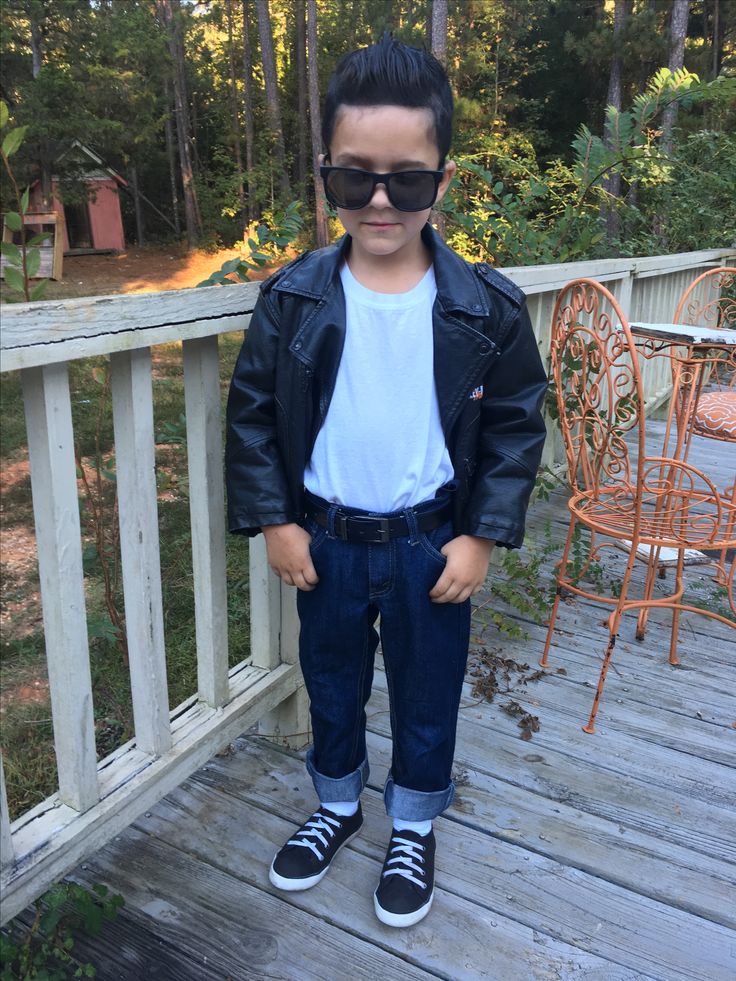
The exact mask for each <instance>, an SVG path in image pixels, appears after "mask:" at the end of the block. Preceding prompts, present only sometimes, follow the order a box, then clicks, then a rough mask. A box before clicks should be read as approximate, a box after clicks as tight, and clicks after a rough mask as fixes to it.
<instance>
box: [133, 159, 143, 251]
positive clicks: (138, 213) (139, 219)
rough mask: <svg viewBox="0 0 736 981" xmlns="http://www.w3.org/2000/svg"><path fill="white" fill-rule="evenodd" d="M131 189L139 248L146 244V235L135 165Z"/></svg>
mask: <svg viewBox="0 0 736 981" xmlns="http://www.w3.org/2000/svg"><path fill="white" fill-rule="evenodd" d="M130 189H131V191H132V192H133V205H134V207H135V237H136V241H137V243H138V246H139V247H140V246H143V245H145V244H146V233H145V230H144V225H143V209H142V207H141V196H140V193H139V191H138V171H137V170H136V166H135V164H132V165H131V167H130Z"/></svg>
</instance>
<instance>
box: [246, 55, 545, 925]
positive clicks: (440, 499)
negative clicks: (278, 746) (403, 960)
mask: <svg viewBox="0 0 736 981" xmlns="http://www.w3.org/2000/svg"><path fill="white" fill-rule="evenodd" d="M452 111H453V106H452V94H451V91H450V87H449V84H448V81H447V77H446V75H445V73H444V70H443V68H442V67H441V65H440V64H439V62H438V61H436V59H434V58H433V57H432V56H431V55H430V54H428V53H426V52H423V51H419V50H417V49H414V48H409V47H406V46H405V45H403V44H401V43H399V42H398V41H396V40H394V39H393V38H390V37H384V39H383V40H382V41H380V42H378V43H377V44H374V45H372V46H371V47H368V48H364V49H361V50H358V51H354V52H353V53H352V54H350V55H347V56H346V57H345V58H343V59H342V61H341V62H340V63H339V65H338V67H337V69H336V71H335V73H334V75H333V77H332V79H331V81H330V83H329V89H328V93H327V98H326V103H325V110H324V121H323V139H324V145H325V149H326V155H325V156H324V157H323V158H321V159H320V163H321V164H322V166H321V168H320V169H321V174H322V177H323V179H324V184H325V192H326V194H327V198H328V199H329V201H330V202H331V203H332V205H333V206H334V207H336V208H337V213H338V215H339V217H340V221H341V222H342V224H343V225H344V227H345V230H346V232H347V234H346V235H345V236H344V237H343V238H342V239H341V240H340V241H339V242H338V243H337V244H336V245H332V246H330V247H328V248H326V249H321V250H318V251H316V252H310V253H307V254H305V255H302V256H300V257H299V258H298V259H296V260H295V261H294V262H292V263H290V264H289V265H288V266H286V267H285V268H284V269H282V270H281V271H280V272H278V273H277V274H276V275H275V276H273V277H271V279H269V280H268V281H267V282H266V283H264V285H263V288H262V291H261V295H260V298H259V301H258V305H257V307H256V309H255V311H254V313H253V318H252V320H251V324H250V329H249V331H248V337H247V340H246V342H245V344H244V346H243V349H242V351H241V353H240V357H239V359H238V363H237V365H236V368H235V372H234V375H233V380H232V386H231V390H230V398H229V403H228V439H227V481H228V506H229V522H230V529H231V531H233V532H238V533H244V534H248V535H255V534H257V533H258V532H259V531H263V533H264V535H265V537H266V545H267V550H268V561H269V564H270V566H271V568H272V569H273V571H274V572H275V574H276V575H277V576H280V577H281V579H282V580H283V581H284V582H285V583H288V584H289V585H293V586H296V587H297V589H298V590H299V593H298V597H297V601H298V609H299V617H300V622H301V633H300V640H299V657H300V663H301V667H302V671H303V673H304V679H305V683H306V687H307V691H308V694H309V698H310V711H311V718H312V727H313V733H314V744H313V748H312V749H311V750H310V751H309V753H308V754H307V769H308V771H309V774H310V775H311V777H312V780H313V783H314V788H315V790H316V792H317V795H318V796H319V799H320V807H319V809H318V810H317V811H316V812H315V813H314V814H313V815H312V816H311V817H310V818H309V819H308V820H307V821H306V822H305V824H304V825H303V826H302V827H301V828H300V829H299V830H298V831H297V832H295V834H294V835H293V836H292V837H291V838H290V839H289V840H288V841H287V843H286V844H285V845H284V847H283V848H282V849H281V850H280V851H279V852H278V854H277V855H276V857H275V858H274V860H273V864H272V866H271V870H270V879H271V882H272V883H273V884H274V885H276V886H277V887H279V888H281V889H288V890H296V889H308V888H310V887H311V886H313V885H316V883H317V882H319V881H320V879H321V878H322V877H323V876H324V875H325V873H326V872H327V870H328V868H329V865H330V863H331V862H332V859H333V858H334V857H335V854H336V853H337V851H338V850H339V849H340V848H341V847H342V845H344V844H345V843H346V842H347V841H349V840H350V839H351V838H352V837H353V836H354V835H356V834H357V833H358V831H359V829H360V827H361V824H362V814H361V808H360V802H359V798H360V794H361V791H362V790H363V788H364V787H365V785H366V782H367V780H368V759H367V754H366V739H365V722H366V718H365V711H364V709H365V704H366V702H367V700H368V697H369V695H370V692H371V683H372V678H373V660H374V654H375V651H376V648H377V645H378V640H379V634H378V632H377V630H376V628H375V624H376V622H377V620H378V617H379V616H380V639H381V643H382V649H383V659H384V665H385V670H386V679H387V683H388V691H389V698H390V709H391V712H390V716H391V729H392V735H393V753H392V762H391V770H390V773H389V776H388V779H387V781H386V786H385V790H384V799H385V804H386V811H387V813H388V814H389V815H390V816H391V817H392V818H393V832H392V835H391V840H390V843H389V846H388V851H387V855H386V861H385V864H384V866H383V870H382V873H381V876H380V879H379V882H378V887H377V889H376V891H375V894H374V905H375V911H376V914H377V916H378V918H379V919H380V920H381V921H382V922H383V923H386V924H388V925H390V926H409V925H411V924H413V923H417V922H418V921H419V920H421V919H422V918H423V917H424V916H426V914H427V913H428V912H429V908H430V906H431V903H432V898H433V883H434V851H435V840H434V834H433V832H432V820H433V818H435V817H436V816H437V815H439V814H441V813H442V812H443V811H444V810H445V809H446V808H447V807H448V806H449V805H450V803H451V801H452V799H453V793H454V786H453V783H452V779H451V768H452V760H453V753H454V745H455V731H456V725H457V714H458V707H459V703H460V694H461V688H462V684H463V677H464V672H465V664H466V660H467V653H468V643H469V624H470V599H469V598H470V596H472V595H473V594H474V593H477V592H478V591H479V590H480V588H481V586H482V585H483V582H484V581H485V578H486V575H487V572H488V562H489V558H490V554H491V550H492V548H493V545H494V543H498V544H500V545H503V546H505V547H511V548H516V547H518V546H519V545H520V544H521V542H522V538H523V532H524V517H525V512H526V507H527V503H528V500H529V495H530V492H531V490H532V487H533V484H534V479H535V474H536V471H537V467H538V465H539V460H540V455H541V449H542V444H543V442H544V436H545V429H544V423H543V421H542V416H541V414H540V403H541V400H542V396H543V393H544V389H545V386H546V377H545V372H544V369H543V367H542V364H541V361H540V357H539V354H538V351H537V345H536V343H535V339H534V336H533V334H532V330H531V326H530V323H529V317H528V315H527V313H526V309H525V306H524V296H523V294H522V293H521V291H520V290H519V289H517V287H516V286H514V285H513V284H512V283H511V282H510V281H509V280H507V279H505V278H504V277H503V276H501V275H500V274H499V273H497V272H495V271H494V270H493V269H490V268H489V267H488V266H486V265H485V264H481V263H479V264H477V265H470V264H468V263H465V262H464V261H462V260H461V259H460V258H459V257H458V256H457V255H456V254H455V253H454V252H453V251H452V250H451V249H449V248H448V247H447V246H446V245H445V244H444V243H443V242H442V240H441V239H440V238H439V237H438V236H437V235H436V233H435V232H434V231H433V229H432V228H431V226H430V225H429V224H428V219H429V216H430V210H431V208H432V205H433V204H435V203H436V202H437V201H439V200H440V199H441V198H442V196H443V195H444V193H445V191H446V190H447V187H448V184H449V183H450V180H451V178H452V176H453V174H454V172H455V164H454V163H453V162H452V161H451V160H447V159H446V157H447V153H448V151H449V147H450V138H451V131H452Z"/></svg>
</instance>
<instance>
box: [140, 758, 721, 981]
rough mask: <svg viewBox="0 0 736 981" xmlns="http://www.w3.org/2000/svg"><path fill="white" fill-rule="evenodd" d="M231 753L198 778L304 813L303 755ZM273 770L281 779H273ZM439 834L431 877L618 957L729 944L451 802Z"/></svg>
mask: <svg viewBox="0 0 736 981" xmlns="http://www.w3.org/2000/svg"><path fill="white" fill-rule="evenodd" d="M386 748H388V741H386ZM237 755H238V756H239V757H241V758H240V759H238V760H232V761H228V763H230V765H225V766H221V765H219V761H217V762H216V763H215V764H214V765H210V766H208V767H207V768H206V769H205V770H204V771H200V773H199V774H198V776H197V781H200V782H201V783H202V784H203V785H206V786H207V787H210V788H211V789H212V794H213V795H215V794H219V793H220V792H221V791H222V792H224V793H226V794H232V795H234V796H235V797H236V798H237V799H243V800H248V801H253V802H254V803H255V804H256V805H257V806H258V807H262V808H267V809H269V810H272V811H273V812H274V813H278V814H279V815H281V816H284V817H288V818H291V819H292V820H295V821H298V820H300V819H301V814H303V813H304V810H305V808H306V809H309V807H310V806H311V805H312V801H313V794H312V790H311V784H310V782H309V781H308V780H305V779H304V770H303V766H302V763H301V761H300V760H298V759H296V758H293V757H290V756H287V757H285V758H280V757H279V755H278V751H276V750H273V749H270V748H267V747H264V746H263V745H254V744H252V743H251V744H250V745H248V744H247V742H246V741H245V740H241V741H239V743H238V754H237ZM372 755H375V754H372ZM276 771H278V772H279V774H280V776H279V778H278V779H274V773H275V772H276ZM241 775H242V776H241ZM282 775H283V778H282ZM371 782H372V783H373V781H371ZM294 785H297V786H298V787H299V790H298V791H295V790H294ZM461 793H462V791H461ZM363 806H364V810H365V813H366V824H365V826H364V829H363V831H362V833H361V835H360V836H359V837H358V838H357V839H355V840H354V841H353V843H352V847H353V849H354V850H356V851H361V852H364V853H365V854H369V855H371V856H374V857H376V858H377V859H378V860H380V859H381V858H382V856H383V851H384V849H385V841H386V835H387V830H388V829H387V819H386V816H385V813H384V811H383V806H382V802H381V798H380V794H379V793H378V791H374V792H373V793H367V794H366V795H365V797H364V802H363ZM218 809H219V805H218ZM147 826H148V822H147ZM156 830H157V832H158V833H160V832H159V829H158V828H157V829H156ZM167 836H168V835H167ZM437 837H438V865H437V882H438V885H440V886H441V887H442V889H443V890H445V891H449V892H454V893H456V894H459V895H462V896H464V897H465V898H468V899H472V900H473V901H474V902H476V903H478V904H479V905H481V906H484V907H486V908H488V909H490V910H491V911H493V912H494V913H498V914H500V915H503V916H506V917H509V918H511V919H513V920H517V921H519V922H522V923H526V924H527V925H529V926H532V927H533V928H534V929H536V930H537V931H539V932H543V933H546V934H549V935H551V936H553V937H554V938H556V939H560V940H564V941H565V942H568V943H571V944H575V945H576V946H583V947H584V949H586V950H588V951H589V952H591V953H595V954H598V955H600V956H603V957H606V958H609V959H610V960H611V961H613V962H615V963H619V964H622V965H623V966H630V967H633V968H635V969H637V970H642V969H645V970H648V971H651V972H652V973H653V974H655V975H657V974H658V973H660V972H661V971H663V970H665V969H666V971H667V972H668V976H669V977H672V978H675V977H697V976H699V973H698V972H699V971H701V969H702V960H701V951H702V949H703V945H706V946H708V947H715V948H716V949H717V948H719V947H721V948H725V944H724V943H723V941H724V939H725V938H726V937H727V931H725V930H724V929H723V928H722V927H715V926H714V925H713V924H711V923H708V922H707V921H706V920H703V919H701V918H699V917H697V916H693V915H692V914H690V913H687V912H682V911H680V910H676V909H673V908H672V907H671V906H669V905H666V904H663V903H660V902H653V901H652V900H651V899H648V898H646V897H640V898H639V900H638V905H637V909H636V929H635V930H634V931H632V926H631V923H630V922H627V916H626V914H625V913H624V910H626V909H628V914H629V915H630V914H631V900H630V893H629V891H628V890H627V889H623V888H621V887H619V886H615V885H613V884H611V883H610V882H607V881H605V879H602V878H599V877H598V876H594V875H589V874H586V873H585V872H581V871H579V870H577V869H571V868H566V867H565V866H564V865H562V864H560V863H558V862H556V861H554V860H550V859H548V858H546V857H544V856H542V855H539V854H535V853H534V852H532V851H530V850H523V849H520V848H519V847H517V846H518V842H514V844H509V843H506V842H504V841H502V840H498V839H497V838H495V837H494V836H492V835H491V834H489V833H486V834H484V835H479V834H478V829H477V827H474V828H469V827H467V826H466V825H464V824H462V823H461V822H460V821H458V820H457V815H456V814H455V813H454V811H452V810H451V811H450V812H449V813H448V815H447V817H446V818H445V819H442V820H441V821H438V822H437ZM471 857H473V858H474V860H473V861H470V859H471ZM439 901H440V900H439V899H438V903H439ZM438 909H439V906H438ZM735 922H736V921H735ZM499 928H500V927H499ZM494 936H495V934H494ZM496 966H497V967H500V965H496ZM722 966H723V967H724V968H726V967H728V963H727V962H725V963H724V965H722ZM712 968H713V965H709V970H712ZM688 972H690V973H688ZM710 976H711V977H713V976H714V975H713V974H712V973H711V974H710ZM724 976H726V975H725V973H724Z"/></svg>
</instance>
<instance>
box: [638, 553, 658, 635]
mask: <svg viewBox="0 0 736 981" xmlns="http://www.w3.org/2000/svg"><path fill="white" fill-rule="evenodd" d="M659 555H660V549H658V548H656V547H655V546H654V545H652V546H650V548H649V559H648V561H647V575H646V579H645V581H644V599H646V600H650V599H651V598H652V594H653V593H654V581H655V579H656V578H657V575H658V573H659ZM648 620H649V607H648V606H643V607H642V608H641V610H639V616H638V619H637V621H636V639H637V640H644V636H645V634H646V632H647V622H648Z"/></svg>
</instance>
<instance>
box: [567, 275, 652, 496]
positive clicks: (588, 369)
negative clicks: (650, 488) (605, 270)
mask: <svg viewBox="0 0 736 981" xmlns="http://www.w3.org/2000/svg"><path fill="white" fill-rule="evenodd" d="M552 372H553V378H554V384H555V394H556V399H557V409H558V412H559V423H560V428H561V430H562V437H563V440H564V443H565V453H566V455H567V465H568V477H569V480H570V484H571V486H572V488H573V490H574V491H576V492H580V491H585V492H588V493H591V492H592V493H593V494H595V493H596V492H597V491H599V490H602V489H604V488H605V489H606V493H615V492H616V489H617V488H619V489H620V490H621V492H622V494H624V493H626V492H627V491H630V490H631V486H632V464H631V460H630V456H629V446H628V444H627V441H626V435H627V433H629V432H630V431H632V430H637V440H638V458H637V459H638V460H641V459H643V456H644V438H645V437H644V408H643V407H644V394H643V389H642V383H641V374H640V371H639V366H638V360H637V356H636V349H635V347H634V342H633V338H632V335H631V330H630V328H629V324H628V322H627V320H626V317H625V316H624V314H623V312H622V311H621V308H620V307H619V305H618V303H617V302H616V299H615V297H614V296H613V295H612V294H611V293H610V292H609V291H608V290H607V289H606V288H605V287H604V286H601V284H600V283H597V282H596V281H595V280H592V279H576V280H573V281H572V282H570V283H568V284H567V285H566V286H565V287H564V288H563V289H562V291H561V292H560V294H559V296H558V297H557V302H556V304H555V309H554V313H553V315H552ZM637 482H638V474H637V475H635V476H634V478H633V483H637Z"/></svg>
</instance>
